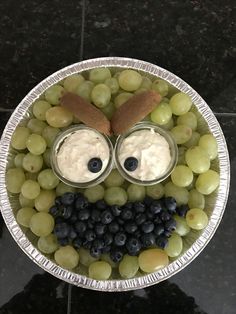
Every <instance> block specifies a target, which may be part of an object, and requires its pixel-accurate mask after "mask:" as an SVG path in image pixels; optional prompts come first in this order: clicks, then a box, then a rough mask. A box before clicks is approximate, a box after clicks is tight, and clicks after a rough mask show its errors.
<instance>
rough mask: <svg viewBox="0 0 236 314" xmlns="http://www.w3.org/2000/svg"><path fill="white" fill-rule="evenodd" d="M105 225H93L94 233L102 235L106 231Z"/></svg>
mask: <svg viewBox="0 0 236 314" xmlns="http://www.w3.org/2000/svg"><path fill="white" fill-rule="evenodd" d="M106 229H107V226H106V225H103V224H101V223H98V224H96V225H95V229H94V230H95V233H96V234H97V235H98V236H99V235H103V234H104V233H105V232H106Z"/></svg>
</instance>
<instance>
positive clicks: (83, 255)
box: [79, 247, 98, 267]
mask: <svg viewBox="0 0 236 314" xmlns="http://www.w3.org/2000/svg"><path fill="white" fill-rule="evenodd" d="M79 257H80V263H81V264H82V265H84V266H87V267H88V266H89V265H90V264H92V263H93V262H95V261H97V260H98V259H97V258H96V257H93V256H91V255H90V253H89V251H88V250H85V249H84V248H83V247H81V248H80V249H79Z"/></svg>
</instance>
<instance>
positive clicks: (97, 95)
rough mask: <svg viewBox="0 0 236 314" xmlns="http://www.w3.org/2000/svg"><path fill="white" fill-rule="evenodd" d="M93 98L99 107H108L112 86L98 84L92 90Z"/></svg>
mask: <svg viewBox="0 0 236 314" xmlns="http://www.w3.org/2000/svg"><path fill="white" fill-rule="evenodd" d="M91 99H92V102H93V103H94V105H95V106H96V107H98V108H103V107H106V106H107V105H108V104H109V102H110V100H111V91H110V88H109V87H108V86H107V85H105V84H98V85H96V86H95V87H94V88H93V89H92V92H91Z"/></svg>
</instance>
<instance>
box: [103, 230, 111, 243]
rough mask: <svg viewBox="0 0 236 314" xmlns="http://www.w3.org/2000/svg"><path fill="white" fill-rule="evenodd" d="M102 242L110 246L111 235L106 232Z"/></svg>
mask: <svg viewBox="0 0 236 314" xmlns="http://www.w3.org/2000/svg"><path fill="white" fill-rule="evenodd" d="M103 240H104V243H105V245H106V246H108V245H110V244H112V242H113V235H112V234H111V233H109V232H106V233H105V234H104V236H103Z"/></svg>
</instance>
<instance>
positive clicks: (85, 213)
mask: <svg viewBox="0 0 236 314" xmlns="http://www.w3.org/2000/svg"><path fill="white" fill-rule="evenodd" d="M89 216H90V212H89V209H88V208H84V209H81V210H80V211H79V212H78V218H79V219H80V220H87V219H88V218H89Z"/></svg>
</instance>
